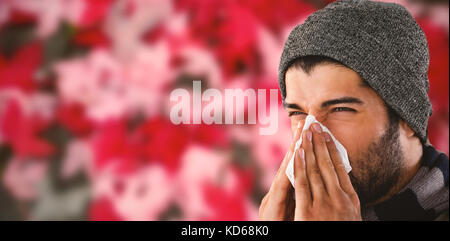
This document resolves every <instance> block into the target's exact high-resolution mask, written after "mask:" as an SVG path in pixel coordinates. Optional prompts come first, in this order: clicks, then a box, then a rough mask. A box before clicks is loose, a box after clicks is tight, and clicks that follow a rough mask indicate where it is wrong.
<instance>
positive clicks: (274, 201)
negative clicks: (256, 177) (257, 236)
mask: <svg viewBox="0 0 450 241" xmlns="http://www.w3.org/2000/svg"><path fill="white" fill-rule="evenodd" d="M300 132H301V128H297V130H296V131H295V134H294V138H293V139H292V143H291V145H290V146H289V150H288V152H287V153H286V155H285V156H284V159H283V162H282V163H281V166H280V168H279V169H278V172H277V174H276V175H275V179H274V180H273V182H272V185H271V186H270V189H269V192H268V193H267V194H266V196H264V198H263V200H262V202H261V206H260V207H259V218H260V219H261V220H279V221H281V220H293V219H294V214H295V200H294V189H293V188H292V185H291V182H290V181H289V179H288V178H287V176H286V174H285V172H286V167H287V164H288V163H289V160H290V159H291V158H292V155H293V153H294V149H295V143H296V142H297V140H298V139H299V138H300Z"/></svg>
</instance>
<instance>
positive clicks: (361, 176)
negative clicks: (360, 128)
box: [349, 121, 404, 206]
mask: <svg viewBox="0 0 450 241" xmlns="http://www.w3.org/2000/svg"><path fill="white" fill-rule="evenodd" d="M399 136H400V133H399V125H398V122H396V123H392V122H391V121H390V123H389V126H388V127H387V128H386V131H385V132H384V134H383V135H382V136H381V137H380V138H379V139H378V140H377V141H374V142H372V143H371V144H370V145H369V147H368V149H367V150H366V151H365V152H363V153H361V154H360V155H359V156H358V158H356V159H355V160H354V161H355V163H358V165H359V168H358V170H357V172H355V173H353V172H350V174H349V176H350V180H351V182H352V184H353V187H354V188H355V191H356V193H357V194H358V197H359V200H360V203H361V206H367V205H368V204H370V203H373V202H375V201H377V200H379V199H380V198H382V197H383V196H385V195H386V194H387V193H388V192H389V191H390V190H391V189H392V188H393V187H394V185H395V184H397V182H398V181H399V178H400V175H401V174H402V170H403V166H404V155H403V151H402V148H401V145H400V139H399Z"/></svg>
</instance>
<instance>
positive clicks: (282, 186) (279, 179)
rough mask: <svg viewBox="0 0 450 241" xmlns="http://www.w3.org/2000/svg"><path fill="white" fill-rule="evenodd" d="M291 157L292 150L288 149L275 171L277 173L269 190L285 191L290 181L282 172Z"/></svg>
mask: <svg viewBox="0 0 450 241" xmlns="http://www.w3.org/2000/svg"><path fill="white" fill-rule="evenodd" d="M291 157H292V151H291V150H290V149H289V151H288V152H287V153H286V155H285V156H284V159H283V161H282V162H281V165H280V168H279V169H278V171H277V174H276V175H275V179H274V180H273V182H272V186H271V187H270V190H272V189H273V190H280V191H284V192H285V191H287V190H289V188H290V185H291V184H290V181H289V179H288V178H287V176H286V175H285V174H284V173H285V171H286V167H287V165H288V163H289V160H290V159H291Z"/></svg>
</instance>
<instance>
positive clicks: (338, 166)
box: [325, 133, 355, 194]
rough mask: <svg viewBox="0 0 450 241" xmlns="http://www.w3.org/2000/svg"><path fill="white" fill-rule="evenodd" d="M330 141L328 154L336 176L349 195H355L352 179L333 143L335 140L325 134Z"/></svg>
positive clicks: (327, 143)
mask: <svg viewBox="0 0 450 241" xmlns="http://www.w3.org/2000/svg"><path fill="white" fill-rule="evenodd" d="M325 135H326V136H327V137H326V138H328V139H329V140H330V141H328V142H326V145H327V148H328V152H329V153H330V157H331V161H332V162H333V165H334V169H335V171H336V174H337V176H338V179H339V184H340V186H341V188H342V190H344V192H346V193H347V194H353V193H355V190H354V188H353V185H352V183H351V181H350V177H349V176H348V174H347V171H346V170H345V166H344V163H342V160H341V157H340V156H339V152H338V150H337V148H336V144H335V143H334V142H333V139H332V138H331V136H330V135H329V134H328V133H325Z"/></svg>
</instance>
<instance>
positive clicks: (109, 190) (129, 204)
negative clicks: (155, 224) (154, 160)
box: [90, 165, 173, 220]
mask: <svg viewBox="0 0 450 241" xmlns="http://www.w3.org/2000/svg"><path fill="white" fill-rule="evenodd" d="M93 186H94V187H93V191H94V198H95V200H96V201H95V202H94V205H95V206H93V207H91V211H90V212H91V215H92V216H91V218H93V219H96V220H98V219H101V220H104V219H122V218H123V219H124V220H157V219H158V217H159V215H161V214H162V212H163V211H164V210H166V208H167V207H168V205H169V204H170V199H171V198H172V195H173V193H172V184H171V182H170V179H169V176H168V174H167V172H166V171H165V169H164V168H163V167H161V166H160V165H149V166H148V167H146V168H143V169H141V170H139V171H138V172H135V173H133V174H129V175H115V174H112V173H109V172H108V170H104V171H102V173H99V175H97V176H96V178H95V179H94V180H93ZM96 202H102V203H105V204H107V207H106V208H101V206H98V205H96V204H97V203H96Z"/></svg>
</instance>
